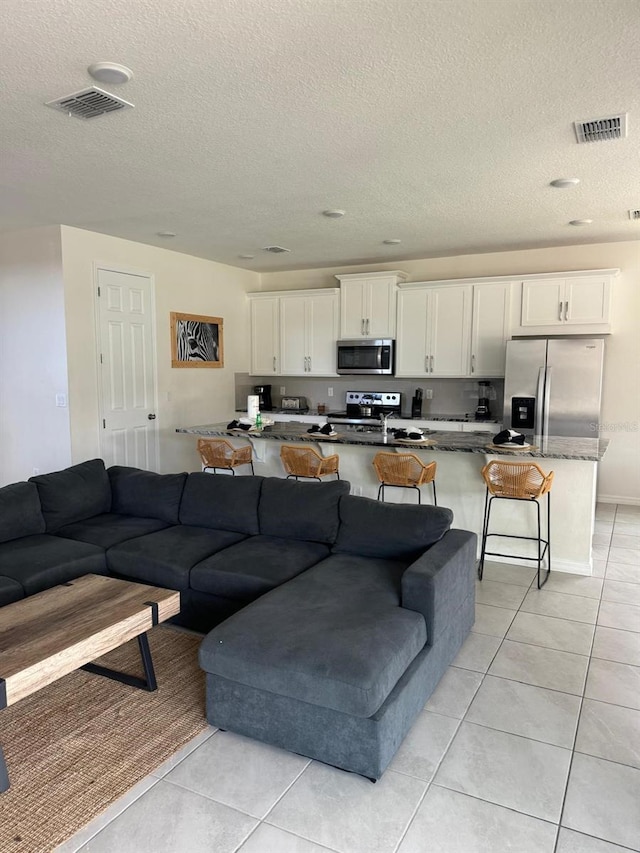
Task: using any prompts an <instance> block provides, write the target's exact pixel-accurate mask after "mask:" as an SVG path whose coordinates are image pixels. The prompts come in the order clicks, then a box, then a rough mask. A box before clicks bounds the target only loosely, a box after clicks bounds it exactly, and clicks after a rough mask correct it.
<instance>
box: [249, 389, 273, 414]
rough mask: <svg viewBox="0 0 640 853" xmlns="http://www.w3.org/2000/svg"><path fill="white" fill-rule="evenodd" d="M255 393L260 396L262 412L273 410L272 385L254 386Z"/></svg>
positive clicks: (259, 402) (259, 403) (259, 401)
mask: <svg viewBox="0 0 640 853" xmlns="http://www.w3.org/2000/svg"><path fill="white" fill-rule="evenodd" d="M253 393H254V394H257V396H258V406H259V407H260V411H261V412H270V411H271V410H272V409H273V403H272V402H271V385H254V386H253Z"/></svg>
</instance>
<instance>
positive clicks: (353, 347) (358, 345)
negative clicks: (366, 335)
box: [336, 339, 394, 376]
mask: <svg viewBox="0 0 640 853" xmlns="http://www.w3.org/2000/svg"><path fill="white" fill-rule="evenodd" d="M393 343H394V342H393V341H391V340H383V339H380V340H371V341H363V340H355V341H338V344H337V359H336V364H337V373H338V374H340V375H342V376H350V375H361V374H374V375H380V374H383V375H386V376H393V370H394V363H393Z"/></svg>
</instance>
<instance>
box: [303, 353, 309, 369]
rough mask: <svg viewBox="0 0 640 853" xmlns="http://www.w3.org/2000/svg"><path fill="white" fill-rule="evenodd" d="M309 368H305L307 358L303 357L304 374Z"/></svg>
mask: <svg viewBox="0 0 640 853" xmlns="http://www.w3.org/2000/svg"><path fill="white" fill-rule="evenodd" d="M308 369H309V368H308V367H307V357H306V355H305V357H304V372H305V373H306V372H307V370H308Z"/></svg>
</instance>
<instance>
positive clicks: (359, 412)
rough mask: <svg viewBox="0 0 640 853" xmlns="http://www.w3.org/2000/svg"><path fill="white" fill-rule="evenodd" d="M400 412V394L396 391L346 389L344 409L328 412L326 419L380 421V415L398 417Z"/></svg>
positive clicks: (368, 422) (361, 422) (348, 421)
mask: <svg viewBox="0 0 640 853" xmlns="http://www.w3.org/2000/svg"><path fill="white" fill-rule="evenodd" d="M401 412H402V394H401V393H400V392H397V391H347V398H346V409H345V410H344V411H342V412H329V413H328V414H327V420H336V421H337V420H339V421H340V422H341V423H346V424H375V423H380V419H381V417H382V415H389V416H390V417H393V416H394V415H395V416H396V417H399V416H400V414H401Z"/></svg>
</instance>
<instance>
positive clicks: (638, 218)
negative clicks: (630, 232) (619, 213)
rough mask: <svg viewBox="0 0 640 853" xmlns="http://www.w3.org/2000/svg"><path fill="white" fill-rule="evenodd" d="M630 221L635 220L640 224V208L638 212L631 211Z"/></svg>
mask: <svg viewBox="0 0 640 853" xmlns="http://www.w3.org/2000/svg"><path fill="white" fill-rule="evenodd" d="M629 219H633V221H634V222H640V208H638V209H637V210H630V211H629Z"/></svg>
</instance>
